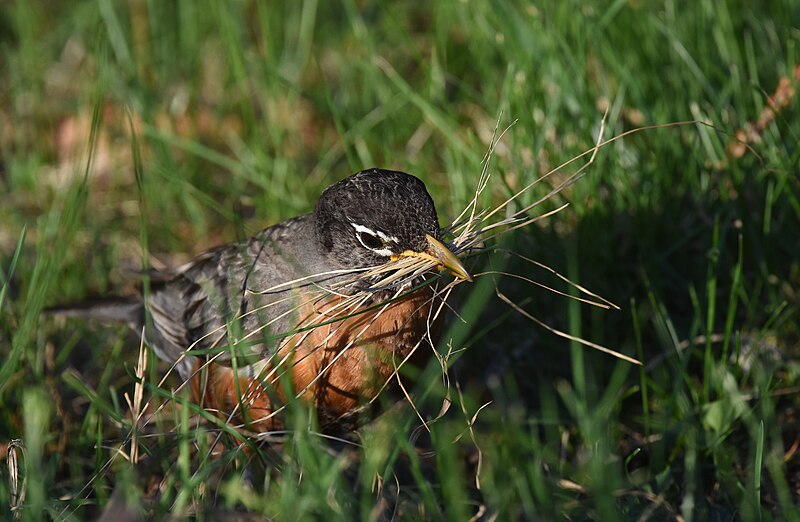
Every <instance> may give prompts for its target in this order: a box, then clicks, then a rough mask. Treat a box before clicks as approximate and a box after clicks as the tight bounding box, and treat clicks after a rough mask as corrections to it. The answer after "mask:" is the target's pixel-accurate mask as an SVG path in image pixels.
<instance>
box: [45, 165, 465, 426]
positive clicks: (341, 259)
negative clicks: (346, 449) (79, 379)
mask: <svg viewBox="0 0 800 522" xmlns="http://www.w3.org/2000/svg"><path fill="white" fill-rule="evenodd" d="M442 241H443V239H442V230H441V229H440V227H439V222H438V218H437V215H436V208H435V206H434V203H433V200H432V198H431V196H430V194H428V191H427V190H426V188H425V185H424V183H423V182H422V181H420V180H419V179H418V178H416V177H414V176H411V175H409V174H405V173H403V172H397V171H390V170H383V169H377V168H374V169H369V170H364V171H361V172H359V173H357V174H354V175H352V176H350V177H348V178H346V179H344V180H342V181H340V182H338V183H335V184H334V185H332V186H330V187H328V189H326V190H325V191H324V192H323V193H322V195H321V196H320V198H319V201H318V202H317V205H316V208H315V210H314V212H312V213H310V214H306V215H303V216H299V217H296V218H293V219H289V220H287V221H284V222H282V223H279V224H277V225H274V226H272V227H269V228H267V229H265V230H262V231H261V232H259V233H258V234H256V235H255V236H253V237H251V238H249V239H247V240H245V241H242V242H239V243H235V244H229V245H225V246H221V247H218V248H215V249H213V250H210V251H208V252H206V253H204V254H201V255H199V256H198V257H197V258H195V259H194V260H192V261H191V262H189V263H188V264H186V265H184V266H181V267H178V268H176V269H174V270H171V271H167V272H160V273H154V274H151V281H152V284H151V290H150V292H149V294H148V295H146V296H144V297H143V298H142V297H135V298H126V299H111V300H101V301H97V302H95V303H93V304H90V305H84V306H80V307H71V306H70V307H62V308H60V309H58V311H57V313H58V314H60V315H67V316H69V315H72V316H84V317H93V318H97V319H105V320H116V321H124V322H127V323H128V324H129V325H130V326H131V327H132V329H133V330H134V331H135V332H137V333H139V334H141V332H144V337H145V341H146V342H147V343H148V344H149V345H150V346H151V347H152V348H153V350H154V351H155V353H156V354H157V355H158V356H159V357H160V358H161V359H163V360H165V361H167V362H169V363H171V364H172V365H173V368H175V369H176V370H177V372H178V373H179V375H180V377H181V378H182V379H183V381H184V382H185V383H187V384H186V385H188V386H190V388H191V395H192V400H193V401H196V402H197V404H199V405H202V406H203V407H204V408H206V409H208V410H211V411H214V412H215V413H216V414H217V415H219V416H220V417H221V418H224V419H225V420H227V421H229V422H232V423H235V424H236V425H239V426H242V427H245V428H246V429H248V430H250V431H255V432H264V431H269V430H273V429H276V428H279V427H280V426H281V423H280V420H279V418H278V416H277V415H276V413H277V412H278V411H279V410H280V409H281V406H282V405H283V404H285V402H286V401H287V400H288V398H289V394H290V393H292V394H296V395H297V397H300V398H302V399H303V400H306V401H307V402H308V403H310V404H312V405H313V406H314V407H315V408H316V410H317V412H318V415H319V418H320V420H321V421H322V422H323V424H324V423H329V422H334V421H337V420H340V419H345V418H348V417H350V418H351V417H352V416H353V415H352V414H353V413H354V412H356V411H359V409H360V407H361V406H362V405H364V404H365V403H366V402H368V401H370V400H372V399H373V398H374V397H375V396H376V395H377V394H378V392H379V391H380V390H381V389H382V388H383V387H385V386H386V385H387V384H389V383H390V382H393V379H395V378H399V377H398V376H397V373H396V372H397V369H398V367H399V366H400V365H401V364H403V363H405V362H407V361H415V362H417V363H419V362H422V361H423V359H425V358H426V357H427V356H428V355H430V353H431V349H430V347H427V349H426V347H425V346H422V344H423V343H431V344H433V343H435V342H436V337H437V336H438V330H439V328H438V326H439V323H440V318H441V315H442V314H440V313H439V312H440V311H441V304H442V303H441V302H440V300H439V299H437V295H438V292H437V290H436V284H434V283H435V281H433V280H434V279H437V278H436V277H431V275H432V274H433V273H434V272H435V270H437V269H438V270H444V269H448V270H449V271H450V272H452V273H453V274H454V275H455V276H456V278H457V280H468V281H471V280H472V279H471V277H470V275H469V272H468V271H467V270H466V268H465V267H464V265H463V264H462V263H461V261H459V259H458V257H456V256H455V255H454V254H453V253H452V252H451V250H450V249H448V247H446V246H445V245H444V244H443V242H442Z"/></svg>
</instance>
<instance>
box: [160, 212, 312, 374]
mask: <svg viewBox="0 0 800 522" xmlns="http://www.w3.org/2000/svg"><path fill="white" fill-rule="evenodd" d="M307 220H308V218H307V217H302V218H296V219H294V220H290V221H288V222H284V223H281V224H279V225H276V226H274V227H271V228H268V229H266V230H264V231H262V232H261V233H259V234H257V235H256V236H254V237H253V238H251V239H249V240H247V241H244V242H241V243H237V244H231V245H226V246H223V247H219V248H217V249H214V250H211V251H209V252H207V253H205V254H201V255H200V256H198V257H197V258H196V259H195V260H193V261H192V262H191V263H189V264H187V265H184V266H183V267H180V270H179V271H178V272H177V273H175V275H174V276H173V277H172V278H171V279H170V280H168V281H166V282H164V283H163V284H160V285H157V286H156V287H155V288H154V289H153V292H152V293H151V296H150V298H149V299H148V306H149V310H150V315H151V317H152V328H151V329H150V332H151V333H150V334H148V336H147V337H148V341H149V343H150V344H151V345H152V346H153V347H154V349H155V350H156V352H157V353H158V355H159V356H160V357H161V358H162V359H165V360H167V361H169V362H173V363H174V362H176V361H179V360H185V355H184V354H185V353H188V354H190V355H191V354H192V352H195V354H204V355H209V356H211V357H214V358H215V359H214V360H215V362H218V363H229V362H230V361H231V359H232V355H233V354H236V356H237V360H240V361H241V362H239V364H240V365H241V364H246V363H247V362H249V361H250V357H257V358H261V357H264V355H267V354H270V353H272V352H274V351H275V348H276V347H277V346H278V345H280V343H281V342H282V339H283V335H281V334H283V333H285V332H286V331H287V330H289V329H291V328H292V327H293V325H294V323H293V321H294V320H295V318H294V317H293V316H292V309H293V307H295V306H296V302H295V299H294V295H295V294H294V289H295V288H296V286H297V285H295V284H294V283H293V282H292V281H293V280H294V279H296V278H297V277H299V274H302V273H303V266H302V265H303V264H304V261H303V259H302V255H299V254H298V253H297V252H298V247H297V244H298V243H300V244H302V243H303V241H304V239H303V238H305V237H307V235H308V230H307V229H308V223H307ZM232 345H233V346H232ZM232 348H233V349H232ZM209 352H211V353H209ZM240 357H241V358H242V359H239V358H240ZM190 365H191V363H187V365H185V366H184V367H182V366H181V365H179V366H178V368H179V369H180V371H181V373H183V372H184V371H185V370H186V369H187V368H189V366H190Z"/></svg>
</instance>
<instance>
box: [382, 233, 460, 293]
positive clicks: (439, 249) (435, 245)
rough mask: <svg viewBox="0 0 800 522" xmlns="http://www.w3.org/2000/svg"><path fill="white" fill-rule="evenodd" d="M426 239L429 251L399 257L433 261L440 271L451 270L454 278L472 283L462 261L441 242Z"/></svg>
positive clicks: (406, 253)
mask: <svg viewBox="0 0 800 522" xmlns="http://www.w3.org/2000/svg"><path fill="white" fill-rule="evenodd" d="M425 238H426V239H427V240H428V250H427V251H425V252H415V251H413V250H406V251H405V252H403V253H401V254H399V255H398V256H397V257H419V258H422V259H427V260H428V261H433V262H434V263H436V264H437V265H438V266H439V269H440V270H444V269H445V268H446V269H448V270H450V271H451V272H452V273H453V275H454V276H456V277H459V278H461V279H465V280H467V281H469V282H472V276H471V275H470V274H469V272H467V269H466V268H465V267H464V265H463V264H462V263H461V260H460V259H458V257H456V255H455V254H453V253H452V252H451V251H450V250H449V249H448V248H447V247H446V246H444V245H443V244H442V242H441V241H439V240H438V239H436V238H435V237H433V236H431V235H430V234H426V235H425Z"/></svg>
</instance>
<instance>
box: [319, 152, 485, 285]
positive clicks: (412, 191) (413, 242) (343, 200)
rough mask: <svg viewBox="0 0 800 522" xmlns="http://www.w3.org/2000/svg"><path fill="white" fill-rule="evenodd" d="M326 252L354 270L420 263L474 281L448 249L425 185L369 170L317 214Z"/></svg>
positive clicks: (338, 188) (337, 188)
mask: <svg viewBox="0 0 800 522" xmlns="http://www.w3.org/2000/svg"><path fill="white" fill-rule="evenodd" d="M314 213H315V219H316V233H317V238H318V239H319V241H320V242H321V244H322V246H323V248H324V249H325V250H326V251H327V252H329V253H330V254H331V255H333V256H334V257H335V258H336V259H337V261H339V262H340V263H342V264H343V265H345V266H348V267H352V268H366V267H371V266H378V265H384V264H386V263H391V262H397V261H400V260H403V259H407V258H416V259H419V260H424V261H428V262H432V266H438V267H439V268H441V269H448V270H450V271H451V272H452V273H453V274H454V275H455V276H456V277H459V278H462V279H466V280H468V281H472V277H471V276H470V274H469V272H468V271H467V270H466V268H464V265H463V264H462V263H461V261H460V260H459V259H458V257H456V256H455V255H454V254H453V253H452V252H451V251H450V250H449V249H448V248H447V247H446V246H445V245H444V244H443V243H442V240H441V232H440V228H439V220H438V218H437V216H436V207H435V206H434V204H433V199H432V198H431V196H430V194H428V191H427V189H426V188H425V184H424V183H423V182H422V181H420V180H419V179H418V178H416V177H414V176H412V175H410V174H405V173H403V172H398V171H392V170H384V169H377V168H373V169H369V170H363V171H361V172H359V173H357V174H353V175H352V176H350V177H348V178H346V179H344V180H342V181H340V182H338V183H335V184H334V185H331V186H330V187H328V189H326V190H325V192H323V193H322V195H321V196H320V198H319V201H318V202H317V207H316V210H315V212H314Z"/></svg>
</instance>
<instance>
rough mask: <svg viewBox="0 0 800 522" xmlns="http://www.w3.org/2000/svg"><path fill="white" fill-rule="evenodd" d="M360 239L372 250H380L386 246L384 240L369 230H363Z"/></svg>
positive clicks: (359, 235)
mask: <svg viewBox="0 0 800 522" xmlns="http://www.w3.org/2000/svg"><path fill="white" fill-rule="evenodd" d="M358 240H359V241H361V244H362V245H364V246H365V247H367V248H369V249H371V250H378V249H381V248H383V247H384V245H383V241H381V240H380V238H378V237H376V236H373V235H372V234H370V233H369V232H362V233H360V234H358Z"/></svg>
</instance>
